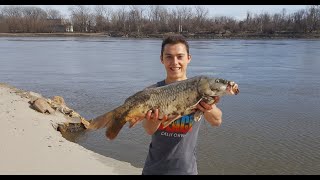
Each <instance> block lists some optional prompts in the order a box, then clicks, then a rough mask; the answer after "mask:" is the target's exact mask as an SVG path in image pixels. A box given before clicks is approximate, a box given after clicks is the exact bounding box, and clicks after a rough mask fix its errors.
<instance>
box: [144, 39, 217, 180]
mask: <svg viewBox="0 0 320 180" xmlns="http://www.w3.org/2000/svg"><path fill="white" fill-rule="evenodd" d="M160 60H161V63H162V64H163V65H164V67H165V69H166V72H167V76H166V78H165V80H163V81H160V82H157V83H156V84H154V85H153V86H150V87H159V86H164V85H166V84H170V83H173V82H176V81H181V80H185V79H187V67H188V64H189V63H190V61H191V55H190V53H189V44H188V42H187V41H186V39H185V38H184V37H183V36H181V35H173V36H169V37H167V38H165V39H164V40H163V42H162V47H161V55H160ZM215 100H216V101H215V102H218V101H219V98H218V97H216V99H215ZM197 108H198V109H199V110H201V111H203V112H204V118H205V120H207V121H208V122H209V123H210V124H211V125H212V126H219V125H220V124H221V121H222V119H221V118H222V112H221V110H220V109H219V108H217V107H216V105H215V104H213V105H209V104H206V103H205V102H200V103H199V104H198V105H197ZM158 114H159V109H155V110H153V111H149V112H148V113H147V114H146V118H145V120H143V128H144V129H145V131H146V132H147V133H148V134H149V135H152V140H151V143H150V145H149V153H148V156H147V159H146V162H145V165H144V168H143V171H142V174H143V175H151V174H157V175H160V174H175V175H178V174H183V175H185V174H191V175H192V174H198V170H197V162H196V155H195V151H196V145H197V137H198V132H199V127H200V124H201V122H202V121H201V120H200V121H198V122H196V121H194V118H193V115H194V113H193V114H189V115H186V116H183V117H181V118H180V119H177V120H176V121H174V122H173V123H171V124H170V125H169V126H167V127H166V128H163V126H162V124H161V123H162V122H164V121H167V120H168V119H167V116H165V117H164V118H163V119H159V117H158ZM172 126H174V128H173V127H172ZM177 127H179V128H177Z"/></svg>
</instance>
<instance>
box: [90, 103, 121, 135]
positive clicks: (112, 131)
mask: <svg viewBox="0 0 320 180" xmlns="http://www.w3.org/2000/svg"><path fill="white" fill-rule="evenodd" d="M123 112H124V109H123V108H122V107H118V108H117V109H115V110H113V111H110V112H107V113H105V114H103V115H101V116H99V117H97V118H95V119H93V121H92V122H91V123H90V125H89V127H88V129H89V130H96V129H100V128H104V127H106V128H107V129H106V136H107V138H108V139H110V140H113V139H114V138H116V137H117V135H118V134H119V132H120V130H121V129H122V127H123V126H124V125H125V124H126V121H125V120H124V119H123V118H122V117H123V116H122V114H123Z"/></svg>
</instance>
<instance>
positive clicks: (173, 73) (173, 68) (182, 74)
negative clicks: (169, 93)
mask: <svg viewBox="0 0 320 180" xmlns="http://www.w3.org/2000/svg"><path fill="white" fill-rule="evenodd" d="M160 58H161V63H162V64H163V65H164V67H165V68H166V71H167V78H168V79H170V80H175V81H176V80H184V79H186V78H187V66H188V64H189V63H190V61H191V56H190V55H188V52H187V49H186V46H185V45H184V44H182V43H178V44H166V45H165V46H164V49H163V54H162V56H161V57H160Z"/></svg>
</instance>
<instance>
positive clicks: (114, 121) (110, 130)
mask: <svg viewBox="0 0 320 180" xmlns="http://www.w3.org/2000/svg"><path fill="white" fill-rule="evenodd" d="M238 93H239V89H238V84H236V83H235V82H234V81H229V80H225V79H220V78H215V77H208V76H195V77H192V78H189V79H186V80H182V81H177V82H174V83H171V84H168V85H165V86H161V87H155V88H147V89H144V90H142V91H139V92H137V93H136V94H134V95H132V96H130V97H128V98H127V99H126V100H125V102H124V103H123V104H122V105H121V106H119V107H117V108H115V109H114V110H112V111H110V112H107V113H105V114H103V115H101V116H99V117H97V118H95V119H93V120H92V121H91V123H90V125H89V127H88V129H89V130H95V129H100V128H103V127H106V137H107V138H108V139H110V140H113V139H114V138H116V136H117V135H118V133H119V132H120V130H121V129H122V127H123V126H124V125H125V124H126V123H127V122H129V123H130V126H129V127H130V128H131V127H133V126H134V125H136V124H137V123H138V122H139V121H141V120H143V119H144V118H145V115H146V113H147V112H148V111H149V110H154V109H156V108H158V109H159V118H160V119H161V118H162V117H163V116H164V115H167V116H168V119H171V120H170V121H166V122H164V123H163V126H164V127H167V126H168V125H169V124H170V123H172V122H173V121H175V120H177V119H178V118H180V117H182V116H184V115H187V114H190V113H193V112H195V119H196V120H199V119H200V117H201V115H202V112H201V111H200V110H197V109H196V105H197V104H198V103H199V102H200V101H201V100H204V101H206V102H209V103H213V102H214V98H213V97H214V96H224V95H236V94H238Z"/></svg>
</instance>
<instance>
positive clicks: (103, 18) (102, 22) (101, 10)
mask: <svg viewBox="0 0 320 180" xmlns="http://www.w3.org/2000/svg"><path fill="white" fill-rule="evenodd" d="M111 14H112V9H111V8H109V7H107V6H104V5H97V6H95V8H94V21H95V30H96V31H97V32H102V31H108V30H110V28H111Z"/></svg>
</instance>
